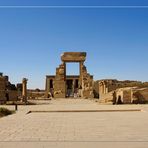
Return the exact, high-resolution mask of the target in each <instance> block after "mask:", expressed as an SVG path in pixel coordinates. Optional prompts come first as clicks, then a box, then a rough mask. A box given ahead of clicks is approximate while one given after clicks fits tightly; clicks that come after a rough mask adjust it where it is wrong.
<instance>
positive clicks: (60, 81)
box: [54, 64, 66, 98]
mask: <svg viewBox="0 0 148 148" xmlns="http://www.w3.org/2000/svg"><path fill="white" fill-rule="evenodd" d="M65 85H66V84H65V64H61V65H60V66H59V67H58V68H56V76H55V81H54V97H55V98H65V94H66V92H65V91H66V89H65V88H66V86H65Z"/></svg>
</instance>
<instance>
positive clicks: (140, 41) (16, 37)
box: [0, 0, 148, 88]
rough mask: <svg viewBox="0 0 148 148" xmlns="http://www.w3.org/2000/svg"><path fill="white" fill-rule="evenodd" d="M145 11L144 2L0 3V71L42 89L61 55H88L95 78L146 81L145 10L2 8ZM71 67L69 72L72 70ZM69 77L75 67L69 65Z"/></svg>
mask: <svg viewBox="0 0 148 148" xmlns="http://www.w3.org/2000/svg"><path fill="white" fill-rule="evenodd" d="M32 5H33V6H39V5H42V6H43V5H44V6H51V5H52V6H53V5H54V6H64V5H65V6H73V5H75V6H76V5H77V6H82V5H84V6H90V5H91V6H92V5H93V6H100V5H102V6H108V5H109V6H111V5H112V6H113V5H114V6H117V5H119V6H123V5H124V6H148V2H147V1H146V0H134V1H129V0H128V1H125V0H124V1H119V0H118V1H117V0H114V1H111V0H105V1H104V0H100V1H96V0H92V1H87V0H85V1H84V0H79V1H78V0H75V1H66V0H63V1H61V0H59V1H57V0H54V1H49V0H31V1H30V0H25V1H23V0H22V1H20V0H13V2H12V0H0V54H1V56H0V57H1V62H0V71H1V72H3V73H4V74H6V75H9V77H10V80H11V82H13V83H18V82H21V79H22V78H23V77H27V78H28V79H29V81H28V87H29V88H37V87H38V88H44V86H45V76H46V75H48V74H55V69H56V67H57V66H58V65H59V64H60V63H61V61H60V54H61V53H62V52H64V51H86V52H87V60H86V66H87V69H88V72H89V73H91V74H93V75H94V79H95V80H98V79H103V78H116V79H120V80H126V79H131V80H141V81H148V77H147V76H148V69H147V65H148V60H147V57H148V27H147V26H148V8H142V7H141V8H91V9H90V8H64V7H63V8H26V7H25V8H15V7H9V8H8V7H1V6H32ZM71 67H73V68H71ZM67 69H68V72H69V73H70V74H76V73H78V65H77V64H75V65H72V64H70V65H68V66H67Z"/></svg>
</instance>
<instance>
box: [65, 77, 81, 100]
mask: <svg viewBox="0 0 148 148" xmlns="http://www.w3.org/2000/svg"><path fill="white" fill-rule="evenodd" d="M71 77H72V76H71ZM77 77H78V76H77ZM78 91H79V79H78V78H75V77H74V76H73V79H68V80H66V98H77V97H78V96H79V95H78Z"/></svg>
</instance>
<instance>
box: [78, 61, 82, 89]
mask: <svg viewBox="0 0 148 148" xmlns="http://www.w3.org/2000/svg"><path fill="white" fill-rule="evenodd" d="M79 65H80V66H79V67H80V78H79V86H81V88H82V87H83V86H82V85H83V62H79Z"/></svg>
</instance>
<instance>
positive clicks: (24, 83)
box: [22, 78, 28, 103]
mask: <svg viewBox="0 0 148 148" xmlns="http://www.w3.org/2000/svg"><path fill="white" fill-rule="evenodd" d="M27 81H28V79H26V78H23V80H22V101H23V102H25V103H27Z"/></svg>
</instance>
